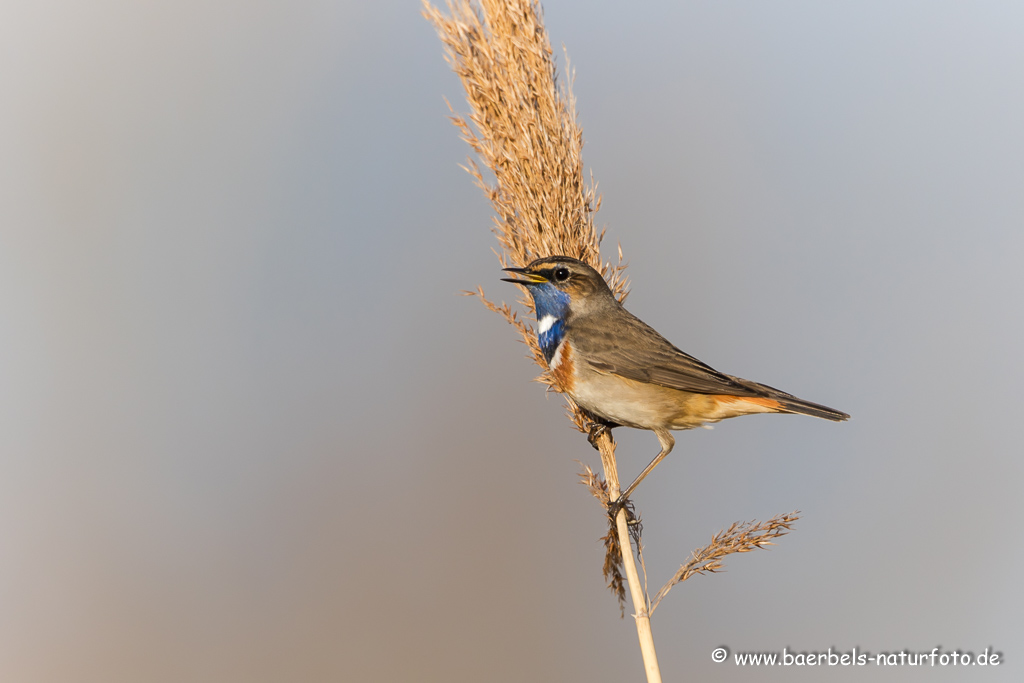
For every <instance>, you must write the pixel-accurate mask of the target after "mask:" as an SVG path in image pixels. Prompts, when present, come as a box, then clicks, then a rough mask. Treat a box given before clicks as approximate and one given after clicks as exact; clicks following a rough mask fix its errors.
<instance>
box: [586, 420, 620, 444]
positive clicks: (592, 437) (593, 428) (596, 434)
mask: <svg viewBox="0 0 1024 683" xmlns="http://www.w3.org/2000/svg"><path fill="white" fill-rule="evenodd" d="M614 426H615V425H613V424H608V423H607V422H591V423H590V431H589V433H588V434H587V441H589V442H590V445H591V446H593V447H594V449H595V450H601V449H600V448H599V447H598V445H597V440H598V439H600V438H601V436H602V435H603V434H604V433H605V432H610V431H611V430H612V427H614Z"/></svg>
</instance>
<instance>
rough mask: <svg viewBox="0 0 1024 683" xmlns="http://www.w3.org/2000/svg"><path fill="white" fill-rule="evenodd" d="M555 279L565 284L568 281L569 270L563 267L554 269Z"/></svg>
mask: <svg viewBox="0 0 1024 683" xmlns="http://www.w3.org/2000/svg"><path fill="white" fill-rule="evenodd" d="M555 279H556V280H558V281H559V282H565V281H566V280H568V279H569V269H568V268H566V267H565V266H562V267H561V268H555Z"/></svg>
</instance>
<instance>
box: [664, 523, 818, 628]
mask: <svg viewBox="0 0 1024 683" xmlns="http://www.w3.org/2000/svg"><path fill="white" fill-rule="evenodd" d="M798 519H800V516H799V514H798V512H790V513H785V514H781V515H776V516H774V517H772V518H771V519H769V520H768V521H767V522H758V521H750V522H733V524H732V526H730V527H729V528H728V529H726V530H724V531H719V532H718V533H717V534H715V535H714V536H712V537H711V543H709V544H707V545H706V546H704V547H703V548H697V549H696V550H694V551H693V553H691V554H690V559H689V560H687V561H686V562H685V563H684V564H683V565H682V566H681V567H679V570H678V571H677V572H676V573H675V574H674V575H673V576H672V578H671V579H669V580H668V582H667V583H666V584H665V585H664V586H662V587H661V590H659V591H658V594H657V595H655V596H654V599H653V600H651V612H654V610H655V608H657V606H658V603H660V602H661V600H662V598H664V597H665V596H666V595H668V592H669V591H670V590H672V587H673V586H675V585H676V584H679V583H682V582H683V581H686V580H687V579H688V578H690V577H691V576H693V575H695V574H714V573H715V572H718V571H721V570H722V560H723V559H724V558H725V556H726V555H731V554H732V553H749V552H750V551H751V550H757V549H758V548H764V547H765V546H769V545H775V544H774V543H773V542H772V541H773V539H776V538H779V537H781V536H785V535H786V534H787V533H789V530H790V529H791V528H792V526H793V523H794V522H795V521H796V520H798Z"/></svg>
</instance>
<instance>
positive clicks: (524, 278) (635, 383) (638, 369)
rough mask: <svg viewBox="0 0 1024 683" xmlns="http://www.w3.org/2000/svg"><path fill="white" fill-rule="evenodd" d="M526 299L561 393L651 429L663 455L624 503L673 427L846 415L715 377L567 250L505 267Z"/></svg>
mask: <svg viewBox="0 0 1024 683" xmlns="http://www.w3.org/2000/svg"><path fill="white" fill-rule="evenodd" d="M505 270H506V271H507V272H510V273H514V274H515V275H517V276H519V277H518V278H502V280H505V281H506V282H512V283H515V284H517V285H522V286H524V287H526V289H527V290H528V291H529V292H530V294H531V295H532V296H533V303H534V307H535V309H536V313H537V342H538V344H539V345H540V349H541V351H542V352H543V353H544V358H545V359H546V360H547V364H548V368H549V369H550V370H551V374H552V375H553V376H554V378H555V381H556V382H557V383H558V387H559V389H560V390H561V391H563V392H564V393H566V394H568V395H569V396H570V397H571V398H572V399H573V401H575V402H576V404H577V405H579V406H580V407H581V408H583V409H584V410H585V411H586V412H587V413H589V414H590V415H591V416H592V417H593V418H594V426H593V427H592V429H591V433H590V440H591V443H594V440H595V439H596V437H597V436H598V435H599V434H600V433H601V432H603V431H604V430H606V429H611V428H613V427H618V426H625V427H633V428H635V429H649V430H651V431H653V432H654V433H655V435H656V436H657V437H658V441H659V442H660V443H661V452H660V453H658V455H657V456H655V458H654V460H652V461H651V464H649V465H648V466H647V467H646V468H644V470H643V472H641V473H640V475H639V476H638V477H637V478H636V479H635V480H634V481H633V483H632V484H630V485H629V486H628V487H627V488H626V489H625V490H624V491H623V492H622V493H621V495H620V496H619V498H618V499H617V502H618V503H620V504H621V503H623V502H624V501H625V500H626V499H627V498H628V497H629V496H630V494H632V493H633V491H634V490H635V489H636V487H637V485H638V484H639V483H640V482H641V481H643V479H644V477H646V476H647V475H648V474H649V473H650V472H651V470H653V469H654V468H655V466H657V464H658V463H659V462H661V461H662V460H663V459H664V458H665V456H666V455H668V454H669V453H670V452H671V451H672V447H673V446H674V445H675V438H674V437H673V436H672V430H681V429H693V428H694V427H701V426H704V425H707V424H710V423H713V422H719V421H720V420H725V419H727V418H730V417H739V416H740V415H752V414H754V413H799V414H801V415H811V416H813V417H821V418H825V419H826V420H833V421H835V422H841V421H843V420H846V419H848V418H849V417H850V416H849V415H847V414H846V413H843V412H840V411H838V410H834V409H832V408H828V407H826V406H823V405H819V404H817V403H811V402H810V401H805V400H803V399H801V398H797V397H796V396H793V395H791V394H787V393H786V392H784V391H779V390H778V389H775V388H772V387H769V386H767V385H764V384H758V383H757V382H751V381H750V380H745V379H740V378H739V377H733V376H732V375H726V374H724V373H721V372H719V371H717V370H715V369H714V368H712V367H711V366H709V365H707V364H705V363H702V362H701V361H699V360H697V359H696V358H694V357H693V356H691V355H689V354H687V353H685V352H683V351H680V350H679V349H677V348H676V347H675V346H673V345H672V344H671V343H669V341H668V340H666V339H665V338H664V337H662V336H661V335H660V334H658V333H657V332H656V331H655V330H654V329H653V328H652V327H650V326H649V325H647V324H646V323H644V322H643V321H642V320H640V319H639V318H637V317H636V316H635V315H633V314H632V313H630V312H629V311H627V310H626V309H625V308H623V306H622V304H620V303H619V301H618V300H617V299H616V298H615V295H613V294H612V291H611V289H609V287H608V283H606V282H605V280H604V278H603V277H601V274H600V273H598V272H597V271H596V270H594V269H593V268H591V267H590V266H588V265H587V264H586V263H584V262H582V261H579V260H577V259H574V258H570V257H568V256H548V257H546V258H541V259H537V260H536V261H534V262H533V263H531V264H530V265H528V266H526V267H525V268H505Z"/></svg>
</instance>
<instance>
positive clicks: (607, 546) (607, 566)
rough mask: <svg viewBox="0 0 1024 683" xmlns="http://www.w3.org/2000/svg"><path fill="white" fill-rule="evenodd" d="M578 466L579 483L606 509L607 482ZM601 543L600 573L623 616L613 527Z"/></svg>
mask: <svg viewBox="0 0 1024 683" xmlns="http://www.w3.org/2000/svg"><path fill="white" fill-rule="evenodd" d="M577 462H578V461H577ZM579 464H580V467H581V468H582V469H581V471H580V475H579V476H580V483H581V484H583V485H584V486H586V487H587V490H588V491H590V494H591V495H592V496H594V498H597V501H598V502H599V503H601V506H602V507H604V508H605V509H607V508H608V506H609V504H610V503H611V500H610V496H609V495H608V482H606V481H605V480H604V479H602V478H601V477H600V476H598V474H597V473H596V472H594V470H592V469H590V466H589V465H586V464H584V463H579ZM601 542H602V543H604V550H605V553H604V565H603V566H602V567H601V573H602V574H603V575H604V579H605V581H607V582H608V588H609V589H610V590H611V592H612V593H613V594H614V595H615V597H616V598H618V600H619V612H620V614H621V615H622V616H625V613H626V577H625V576H623V574H622V571H623V568H622V547H621V544H620V543H619V535H618V534H617V533H616V530H615V527H614V526H609V529H608V533H606V534H605V535H604V536H602V537H601Z"/></svg>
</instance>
